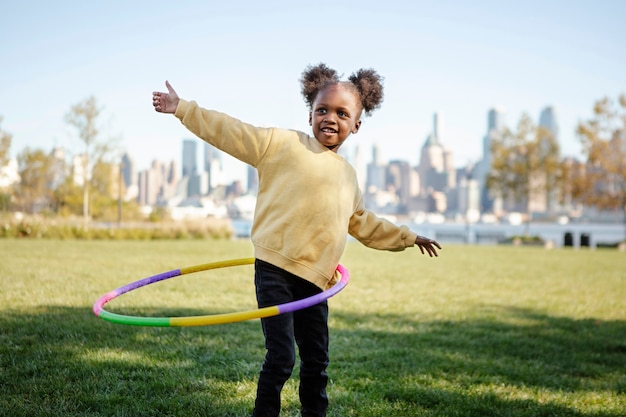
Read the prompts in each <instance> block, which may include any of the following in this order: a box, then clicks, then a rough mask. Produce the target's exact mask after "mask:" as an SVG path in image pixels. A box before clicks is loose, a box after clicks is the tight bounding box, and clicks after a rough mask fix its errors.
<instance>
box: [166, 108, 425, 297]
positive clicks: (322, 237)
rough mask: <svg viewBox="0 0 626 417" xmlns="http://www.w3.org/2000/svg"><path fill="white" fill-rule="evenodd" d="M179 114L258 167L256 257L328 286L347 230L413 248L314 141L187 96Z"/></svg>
mask: <svg viewBox="0 0 626 417" xmlns="http://www.w3.org/2000/svg"><path fill="white" fill-rule="evenodd" d="M175 115H176V117H177V118H178V119H180V121H181V122H182V123H183V125H184V126H185V127H186V128H187V129H189V130H190V131H191V132H192V133H194V134H195V135H196V136H198V137H199V138H201V139H203V140H204V141H206V142H208V143H210V144H211V145H213V146H215V147H216V148H218V149H221V150H222V151H224V152H226V153H228V154H230V155H232V156H234V157H235V158H237V159H239V160H241V161H243V162H245V163H247V164H249V165H252V166H253V167H255V168H256V169H257V171H258V175H259V190H258V195H257V202H256V208H255V212H254V221H253V225H252V233H251V238H252V243H253V245H254V250H255V257H256V258H257V259H261V260H263V261H266V262H269V263H271V264H273V265H275V266H277V267H279V268H282V269H284V270H286V271H289V272H291V273H292V274H295V275H297V276H299V277H302V278H304V279H306V280H307V281H310V282H312V283H313V284H315V285H317V286H318V287H320V288H322V289H326V288H327V287H328V286H329V285H330V284H331V283H332V282H334V279H336V277H335V268H336V267H337V264H338V263H339V259H340V258H341V255H342V254H343V251H344V248H345V245H346V239H347V233H350V235H352V236H353V237H354V238H356V239H357V240H359V241H360V242H361V243H363V244H364V245H366V246H368V247H371V248H375V249H382V250H391V251H400V250H404V249H405V248H407V247H410V246H413V245H414V244H415V239H416V237H417V235H416V234H415V233H413V232H411V231H410V230H409V229H408V228H407V227H406V226H396V225H394V224H393V223H391V222H389V221H387V220H384V219H381V218H379V217H377V216H376V215H374V214H373V213H372V212H370V211H368V210H366V209H365V207H364V205H363V198H362V196H361V192H360V190H359V187H358V183H357V178H356V172H355V171H354V168H352V166H351V165H350V164H349V163H348V162H347V161H346V160H344V159H343V158H342V157H341V156H339V155H337V154H336V153H335V152H333V151H331V150H329V149H327V148H325V147H324V146H323V145H322V144H320V143H319V142H318V141H317V139H315V138H314V137H311V136H309V135H307V134H305V133H302V132H298V131H295V130H286V129H278V128H259V127H255V126H252V125H249V124H246V123H243V122H241V121H239V120H237V119H234V118H232V117H230V116H227V115H225V114H223V113H219V112H216V111H212V110H206V109H203V108H201V107H199V106H198V105H197V104H196V103H195V102H193V101H185V100H182V99H181V100H180V103H179V104H178V108H177V109H176V113H175Z"/></svg>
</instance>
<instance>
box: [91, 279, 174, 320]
mask: <svg viewBox="0 0 626 417" xmlns="http://www.w3.org/2000/svg"><path fill="white" fill-rule="evenodd" d="M180 274H181V273H180V269H174V270H171V271H167V272H162V273H160V274H156V275H152V276H151V277H148V278H144V279H140V280H139V281H135V282H131V283H130V284H126V285H124V286H123V287H119V288H117V289H115V290H113V291H109V292H108V293H106V294H104V295H103V296H102V297H100V298H99V299H98V301H96V303H95V304H94V305H93V312H94V313H95V314H96V316H97V315H99V314H100V311H101V310H102V307H104V305H105V304H106V303H108V302H109V301H111V300H112V299H114V298H116V297H119V296H120V295H122V294H125V293H127V292H129V291H132V290H136V289H137V288H140V287H143V286H146V285H148V284H153V283H155V282H159V281H163V280H164V279H168V278H173V277H177V276H179V275H180Z"/></svg>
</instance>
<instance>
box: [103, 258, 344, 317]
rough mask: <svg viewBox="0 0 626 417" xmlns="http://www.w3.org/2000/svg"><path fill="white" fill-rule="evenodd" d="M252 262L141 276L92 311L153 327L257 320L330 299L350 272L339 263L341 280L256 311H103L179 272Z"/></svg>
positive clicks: (244, 261)
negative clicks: (151, 314)
mask: <svg viewBox="0 0 626 417" xmlns="http://www.w3.org/2000/svg"><path fill="white" fill-rule="evenodd" d="M253 263H254V258H243V259H233V260H230V261H220V262H212V263H208V264H202V265H196V266H192V267H188V268H181V269H174V270H171V271H168V272H163V273H161V274H156V275H153V276H151V277H147V278H143V279H140V280H138V281H135V282H132V283H130V284H127V285H124V286H123V287H120V288H117V289H115V290H113V291H109V292H108V293H106V294H104V295H103V296H102V297H100V298H99V299H98V300H97V301H96V302H95V303H94V305H93V312H94V314H95V315H96V316H97V317H100V318H101V319H103V320H106V321H108V322H111V323H117V324H127V325H132V326H152V327H190V326H209V325H213V324H226V323H235V322H239V321H244V320H252V319H259V318H265V317H272V316H277V315H279V314H284V313H290V312H294V311H297V310H301V309H303V308H307V307H311V306H313V305H315V304H319V303H321V302H322V301H324V300H327V299H329V298H330V297H332V296H333V295H335V294H337V293H338V292H339V291H341V290H343V289H344V287H345V286H346V285H347V284H348V281H350V273H349V272H348V270H347V269H346V268H345V267H344V266H342V265H337V272H339V273H340V274H341V279H340V280H339V281H338V282H337V283H336V284H335V285H333V286H332V287H331V288H329V289H327V290H325V291H322V292H321V293H318V294H315V295H313V296H311V297H307V298H303V299H301V300H297V301H292V302H289V303H285V304H279V305H275V306H271V307H264V308H259V309H256V310H249V311H241V312H236V313H225V314H211V315H208V316H189V317H138V316H126V315H122V314H115V313H111V312H109V311H106V310H104V305H105V304H106V303H108V302H109V301H111V300H113V299H114V298H117V297H119V296H120V295H122V294H125V293H127V292H130V291H133V290H136V289H137V288H141V287H145V286H146V285H150V284H154V283H155V282H159V281H164V280H166V279H170V278H174V277H177V276H180V275H185V274H192V273H194V272H200V271H208V270H210V269H218V268H226V267H230V266H239V265H250V264H253Z"/></svg>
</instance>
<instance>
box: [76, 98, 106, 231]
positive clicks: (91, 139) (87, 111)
mask: <svg viewBox="0 0 626 417" xmlns="http://www.w3.org/2000/svg"><path fill="white" fill-rule="evenodd" d="M101 111H102V109H101V108H99V107H98V104H97V101H96V99H95V97H93V96H91V97H89V98H87V99H85V100H83V101H82V102H80V103H78V104H75V105H73V106H72V108H71V110H70V111H69V112H68V113H67V114H66V115H65V121H66V122H67V123H69V124H70V125H72V126H74V127H76V129H77V130H78V137H79V138H80V140H81V141H82V142H83V145H84V150H83V154H82V155H81V170H82V173H81V175H82V187H83V218H84V221H85V222H87V220H88V218H89V191H90V188H91V181H92V177H93V175H92V174H93V167H94V166H96V165H97V164H98V163H102V162H105V161H106V159H107V158H108V157H109V156H111V153H112V151H113V149H114V147H113V145H112V144H111V143H112V141H111V140H110V139H109V140H108V141H99V140H98V139H99V135H100V131H99V129H98V127H97V126H96V122H97V119H98V117H99V116H100V113H101Z"/></svg>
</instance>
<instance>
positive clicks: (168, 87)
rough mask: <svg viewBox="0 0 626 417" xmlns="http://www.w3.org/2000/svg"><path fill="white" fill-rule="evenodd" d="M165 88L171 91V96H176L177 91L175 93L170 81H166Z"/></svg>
mask: <svg viewBox="0 0 626 417" xmlns="http://www.w3.org/2000/svg"><path fill="white" fill-rule="evenodd" d="M165 86H166V87H167V91H169V92H170V94H176V91H174V89H173V88H172V85H171V84H170V82H169V81H167V80H166V81H165Z"/></svg>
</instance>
